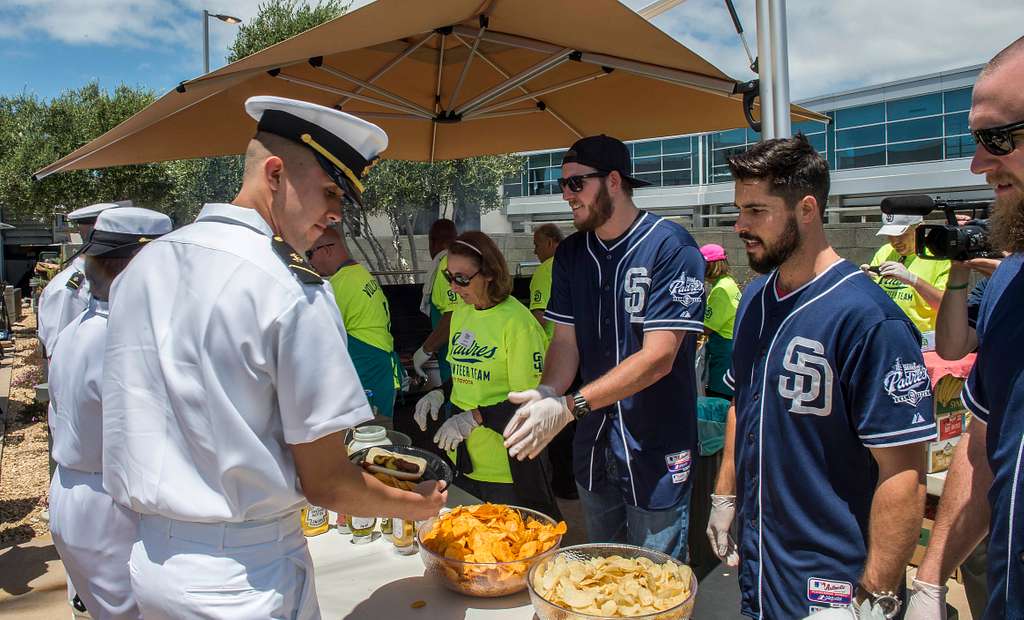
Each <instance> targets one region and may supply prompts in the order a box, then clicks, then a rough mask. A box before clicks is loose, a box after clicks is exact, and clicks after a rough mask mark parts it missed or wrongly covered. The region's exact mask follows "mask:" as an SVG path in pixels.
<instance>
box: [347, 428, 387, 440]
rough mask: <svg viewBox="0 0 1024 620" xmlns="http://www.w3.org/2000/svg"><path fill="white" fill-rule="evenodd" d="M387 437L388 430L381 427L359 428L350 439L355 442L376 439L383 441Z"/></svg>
mask: <svg viewBox="0 0 1024 620" xmlns="http://www.w3.org/2000/svg"><path fill="white" fill-rule="evenodd" d="M387 436H388V430H387V429H386V428H384V427H383V426H372V425H371V426H360V427H357V428H356V429H355V431H354V432H353V433H352V437H353V439H354V440H355V441H376V440H378V439H385V438H386V437H387Z"/></svg>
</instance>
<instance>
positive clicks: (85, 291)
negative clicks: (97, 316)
mask: <svg viewBox="0 0 1024 620" xmlns="http://www.w3.org/2000/svg"><path fill="white" fill-rule="evenodd" d="M120 206H121V205H119V204H116V203H113V202H101V203H98V204H94V205H89V206H88V207H82V208H81V209H75V210H74V211H72V212H71V213H68V215H67V220H68V221H69V222H72V223H74V224H76V225H77V226H78V232H79V233H80V234H81V235H82V242H83V243H84V242H85V241H86V240H87V239H88V238H89V233H90V232H91V231H92V228H93V225H95V224H96V218H97V217H99V215H100V213H102V212H104V211H106V210H107V209H113V208H116V207H120ZM88 305H89V283H88V282H87V281H86V280H85V257H83V256H81V255H79V256H75V258H74V259H72V260H71V264H70V265H68V266H67V267H65V268H64V269H63V270H61V271H60V272H59V273H58V274H57V275H55V276H53V279H52V280H50V282H49V284H47V285H46V288H44V289H43V292H42V294H40V295H39V305H38V307H37V308H38V309H37V310H36V329H37V330H38V332H39V342H40V343H42V345H43V349H44V350H45V351H46V357H47V358H49V357H51V356H52V353H53V341H54V339H55V338H56V337H57V334H59V333H60V330H62V329H64V327H65V326H66V325H67V324H68V323H70V322H71V320H72V319H74V318H75V317H76V316H78V315H79V314H81V313H82V311H84V310H85V307H86V306H88Z"/></svg>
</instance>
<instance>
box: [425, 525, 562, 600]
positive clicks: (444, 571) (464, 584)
mask: <svg viewBox="0 0 1024 620" xmlns="http://www.w3.org/2000/svg"><path fill="white" fill-rule="evenodd" d="M509 508H511V509H513V510H515V511H517V512H518V513H519V514H520V515H521V516H522V517H523V521H526V520H527V518H530V517H532V518H533V519H535V520H537V521H540V522H541V523H546V524H547V523H549V524H551V525H556V524H557V521H555V520H554V519H552V518H551V517H549V516H547V515H546V514H543V513H541V512H537V511H536V510H530V509H529V508H521V507H519V506H509ZM443 516H444V513H442V514H441V515H439V516H437V517H434V518H432V519H427V520H426V521H424V522H423V523H422V524H420V525H419V528H418V530H417V532H416V542H417V543H418V544H419V548H420V558H421V559H422V560H423V566H424V567H426V571H425V572H424V574H425V575H426V576H428V577H430V578H432V579H434V580H436V581H438V582H440V583H441V585H443V586H444V587H446V588H448V589H449V590H452V591H454V592H458V593H460V594H467V595H469V596H480V597H497V596H508V595H509V594H515V593H516V592H522V591H523V590H525V589H526V575H527V573H528V572H529V571H530V568H531V567H532V566H533V565H534V564H535V563H537V562H539V561H541V560H543V559H544V558H547V557H550V556H551V555H552V554H554V553H555V552H557V551H558V545H560V544H561V543H562V536H561V535H559V536H558V538H556V539H555V544H554V545H553V546H552V547H551V548H550V549H548V550H547V551H543V552H541V553H539V554H537V555H535V556H533V557H532V558H524V559H522V560H516V561H514V562H465V561H462V560H454V559H451V558H446V557H444V556H443V555H441V554H439V553H435V552H433V551H431V550H430V549H428V548H427V547H426V545H424V544H423V537H424V536H426V535H427V533H429V532H430V531H431V530H432V529H434V524H435V523H437V520H438V519H439V518H440V517H443Z"/></svg>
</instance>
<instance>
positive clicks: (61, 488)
mask: <svg viewBox="0 0 1024 620" xmlns="http://www.w3.org/2000/svg"><path fill="white" fill-rule="evenodd" d="M106 334H107V303H106V302H103V301H99V300H95V299H93V300H91V301H90V303H89V307H88V308H87V309H86V311H85V312H83V313H82V314H79V315H78V316H77V317H76V318H75V319H74V320H72V321H71V323H69V324H68V326H67V327H66V328H64V330H62V331H61V334H60V336H59V337H58V338H57V339H56V342H55V343H54V347H55V348H54V356H53V364H52V365H51V367H50V430H51V433H52V435H53V458H54V460H55V461H57V473H56V475H55V476H54V477H53V481H52V483H51V484H50V531H51V532H52V534H53V542H54V546H56V548H57V552H58V553H60V557H61V560H62V561H63V562H64V567H65V569H66V570H67V574H68V577H69V579H70V580H71V583H72V584H73V585H74V589H75V590H76V591H77V593H78V596H79V597H80V598H81V599H82V602H83V603H84V604H85V606H86V609H88V610H89V613H90V615H91V616H92V617H93V618H96V619H97V620H100V619H115V618H116V619H122V618H140V617H141V616H140V614H139V608H138V606H137V605H136V603H135V597H134V596H133V595H132V590H131V582H130V579H129V574H128V558H129V556H130V554H131V549H132V545H133V544H134V543H135V541H136V539H137V534H138V515H136V514H135V513H133V512H131V511H130V510H128V509H127V508H124V507H123V506H120V505H119V504H117V503H115V502H114V501H113V500H112V499H111V497H110V496H109V495H107V494H106V493H105V492H104V491H103V477H102V474H101V473H99V472H100V468H101V467H102V453H103V445H102V444H103V428H102V423H103V420H102V414H103V402H102V398H101V392H100V386H101V382H102V377H103V347H104V342H105V340H106Z"/></svg>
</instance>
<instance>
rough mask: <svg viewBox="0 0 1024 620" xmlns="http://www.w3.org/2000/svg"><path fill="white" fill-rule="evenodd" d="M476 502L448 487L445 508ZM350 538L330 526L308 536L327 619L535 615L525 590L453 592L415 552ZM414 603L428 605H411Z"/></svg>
mask: <svg viewBox="0 0 1024 620" xmlns="http://www.w3.org/2000/svg"><path fill="white" fill-rule="evenodd" d="M478 503H480V500H478V499H476V498H475V497H473V496H472V495H469V494H468V493H466V492H465V491H463V490H461V489H459V488H457V487H454V486H453V487H451V490H449V491H448V505H449V506H459V505H463V504H478ZM335 518H336V516H335V517H332V521H333V520H334V519H335ZM351 540H352V537H351V536H348V535H342V534H339V533H338V532H337V531H336V530H334V529H331V530H330V531H328V532H327V533H325V534H321V535H320V536H315V537H313V538H310V539H309V540H308V542H309V553H310V554H311V555H312V556H313V564H314V565H315V566H316V591H317V598H318V599H319V600H320V612H321V614H322V616H323V617H324V618H325V620H327V619H329V620H334V619H336V618H350V619H353V620H356V619H363V618H365V619H366V620H384V619H387V620H403V619H406V618H409V619H417V620H434V619H444V618H453V619H454V618H457V619H459V620H461V619H463V618H465V619H466V620H471V619H473V618H504V619H508V620H530V619H531V618H533V606H532V605H530V595H529V594H528V593H527V592H526V591H523V592H520V593H519V594H515V595H512V596H505V597H501V598H493V599H488V598H477V597H473V596H463V595H461V594H456V593H455V592H452V591H451V590H448V589H446V588H444V587H443V586H441V585H440V584H438V583H436V582H434V581H432V580H430V579H428V578H427V577H424V576H423V561H422V560H420V556H419V552H417V553H415V554H413V555H408V556H403V555H399V554H398V553H397V552H396V551H395V547H394V545H392V544H391V541H389V540H387V539H386V538H384V537H383V536H381V537H380V538H378V539H377V540H375V541H373V542H370V543H367V544H365V545H353V544H352V543H351V542H350V541H351ZM414 601H426V603H427V604H426V606H425V607H421V608H419V609H413V608H412V607H411V605H412V603H413V602H414Z"/></svg>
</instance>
